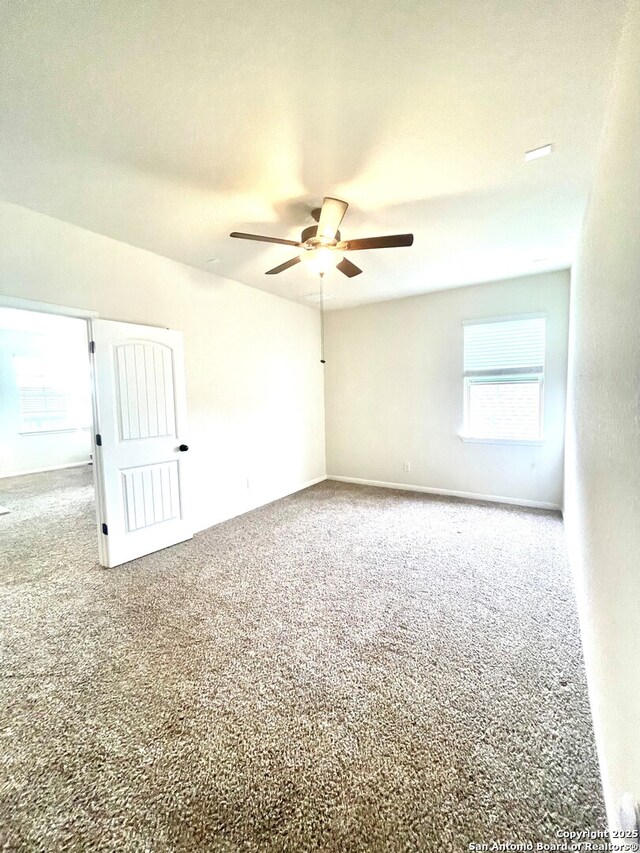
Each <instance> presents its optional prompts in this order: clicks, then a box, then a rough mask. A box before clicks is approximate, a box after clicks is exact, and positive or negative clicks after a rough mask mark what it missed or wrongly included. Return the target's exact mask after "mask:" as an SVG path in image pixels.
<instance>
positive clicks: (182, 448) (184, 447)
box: [178, 444, 189, 453]
mask: <svg viewBox="0 0 640 853" xmlns="http://www.w3.org/2000/svg"><path fill="white" fill-rule="evenodd" d="M188 449H189V445H188V444H181V445H180V447H179V448H178V450H181V451H182V452H183V453H184V452H185V450H188Z"/></svg>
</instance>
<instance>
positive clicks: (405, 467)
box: [402, 462, 411, 473]
mask: <svg viewBox="0 0 640 853" xmlns="http://www.w3.org/2000/svg"><path fill="white" fill-rule="evenodd" d="M402 470H403V471H404V472H405V473H408V472H409V471H410V470H411V462H403V463H402Z"/></svg>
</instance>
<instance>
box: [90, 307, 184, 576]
mask: <svg viewBox="0 0 640 853" xmlns="http://www.w3.org/2000/svg"><path fill="white" fill-rule="evenodd" d="M91 339H92V344H91V350H92V356H91V358H92V364H93V387H94V455H93V461H94V469H95V480H96V494H97V501H96V503H97V515H98V537H99V541H100V562H101V563H102V564H103V565H104V566H119V565H120V564H121V563H126V562H127V561H128V560H134V559H135V558H136V557H141V556H143V555H144V554H149V553H151V552H152V551H158V550H160V548H167V547H168V546H169V545H175V544H176V543H177V542H183V541H184V540H185V539H190V538H191V537H192V536H193V529H192V527H191V525H190V517H189V512H188V506H189V504H188V488H187V482H188V481H187V471H188V465H187V463H188V460H189V453H188V452H187V451H188V445H187V444H186V443H185V442H186V440H187V434H186V429H187V424H186V414H187V412H186V394H185V379H184V363H183V354H182V334H181V333H180V332H174V331H171V330H169V329H158V328H153V327H151V326H138V325H134V324H132V323H116V322H113V321H111V320H92V321H91Z"/></svg>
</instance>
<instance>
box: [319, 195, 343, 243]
mask: <svg viewBox="0 0 640 853" xmlns="http://www.w3.org/2000/svg"><path fill="white" fill-rule="evenodd" d="M348 207H349V205H348V204H347V202H346V201H340V199H339V198H331V197H330V196H327V197H326V198H325V200H324V201H323V202H322V210H321V211H320V220H319V222H318V231H317V233H316V237H322V238H323V239H325V240H333V239H334V237H335V236H336V231H337V230H338V228H340V223H341V222H342V219H343V217H344V215H345V213H346V212H347V208H348Z"/></svg>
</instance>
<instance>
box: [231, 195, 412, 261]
mask: <svg viewBox="0 0 640 853" xmlns="http://www.w3.org/2000/svg"><path fill="white" fill-rule="evenodd" d="M348 207H349V205H348V204H347V202H346V201H340V199H339V198H331V197H330V196H327V197H326V198H325V199H324V201H323V202H322V207H318V208H316V209H315V210H313V211H312V212H311V215H312V216H313V218H314V219H315V221H316V222H317V223H318V224H317V225H310V226H309V227H308V228H305V229H304V230H303V232H302V234H301V239H300V242H296V241H295V240H282V239H280V238H279V237H263V236H260V235H259V234H243V233H242V232H240V231H232V232H231V234H230V235H229V236H230V237H239V238H240V239H241V240H258V241H260V242H262V243H281V244H282V245H284V246H295V247H296V248H297V249H301V250H302V251H301V252H300V254H298V255H296V256H295V257H294V258H291V260H290V261H285V263H283V264H280V265H279V266H277V267H274V268H273V269H271V270H267V272H266V275H276V274H277V273H280V272H284V271H285V270H288V269H290V267H293V266H295V265H296V264H299V263H300V262H301V261H303V262H305V261H306V262H308V263H309V264H310V265H311V266H312V268H313V269H314V271H315V272H317V273H318V274H319V275H320V276H324V274H325V273H326V272H327V270H329V269H331V267H335V268H336V269H338V270H340V272H341V273H342V274H343V275H346V276H347V277H348V278H353V276H355V275H360V273H361V272H362V270H361V269H360V268H359V267H357V266H356V265H355V264H353V263H351V261H350V260H348V259H347V258H345V257H344V256H343V253H344V252H356V251H360V250H361V249H388V248H392V247H394V246H411V245H412V244H413V234H393V235H391V236H388V237H364V238H360V239H357V240H342V238H341V236H340V231H339V230H338V229H339V228H340V223H341V222H342V219H343V217H344V215H345V213H346V212H347V208H348Z"/></svg>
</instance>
